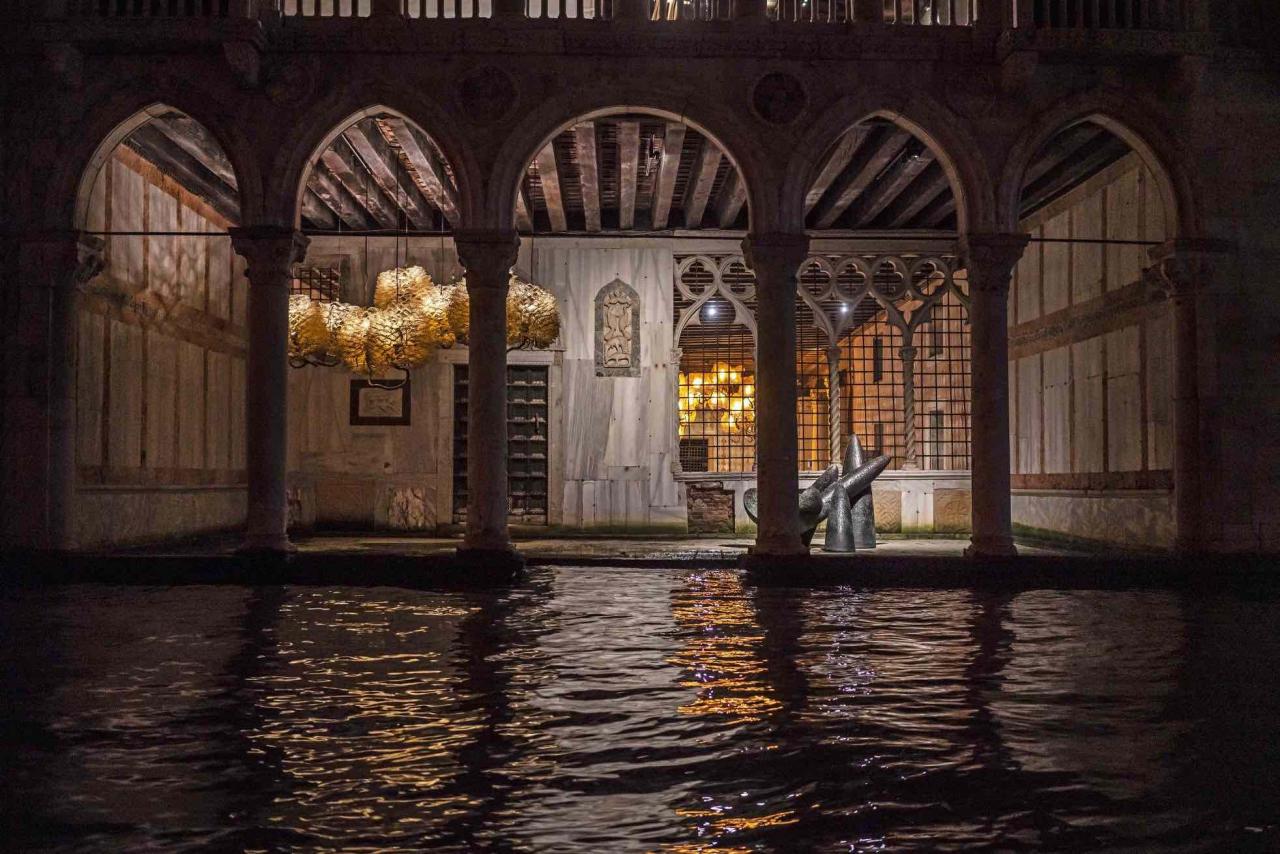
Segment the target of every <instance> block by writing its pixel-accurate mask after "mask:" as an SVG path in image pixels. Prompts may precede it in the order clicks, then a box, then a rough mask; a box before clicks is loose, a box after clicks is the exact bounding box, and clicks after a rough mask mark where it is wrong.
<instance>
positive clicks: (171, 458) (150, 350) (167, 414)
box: [146, 332, 189, 469]
mask: <svg viewBox="0 0 1280 854" xmlns="http://www.w3.org/2000/svg"><path fill="white" fill-rule="evenodd" d="M183 415H184V417H189V416H188V414H187V413H183ZM177 433H178V342H177V341H175V340H174V339H172V338H169V337H168V336H165V335H159V334H156V333H154V332H149V333H147V448H146V451H147V457H146V465H147V467H148V468H153V469H170V468H177V466H178V443H177Z"/></svg>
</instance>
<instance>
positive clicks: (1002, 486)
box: [961, 234, 1028, 557]
mask: <svg viewBox="0 0 1280 854" xmlns="http://www.w3.org/2000/svg"><path fill="white" fill-rule="evenodd" d="M1027 243H1028V237H1027V235H1025V234H971V235H968V236H967V237H965V238H962V246H961V251H962V253H963V255H964V261H965V268H966V269H967V271H968V274H969V324H970V331H971V332H970V334H971V341H972V354H971V357H970V368H971V371H972V387H973V391H972V395H973V397H972V403H971V408H972V416H971V417H972V423H973V432H972V441H973V476H972V490H973V538H972V541H971V543H970V545H969V548H968V549H967V550H966V554H968V555H970V556H972V557H1012V556H1013V555H1015V554H1017V550H1016V549H1015V548H1014V545H1013V513H1012V508H1011V507H1010V496H1009V482H1010V477H1009V329H1008V322H1009V282H1010V280H1011V279H1012V278H1013V268H1014V266H1015V265H1016V264H1017V263H1018V259H1019V258H1021V257H1022V252H1023V250H1024V249H1026V247H1027Z"/></svg>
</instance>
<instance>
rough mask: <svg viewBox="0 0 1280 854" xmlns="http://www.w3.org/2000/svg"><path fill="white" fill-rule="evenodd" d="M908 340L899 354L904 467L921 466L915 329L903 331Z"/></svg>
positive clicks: (904, 338)
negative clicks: (917, 420)
mask: <svg viewBox="0 0 1280 854" xmlns="http://www.w3.org/2000/svg"><path fill="white" fill-rule="evenodd" d="M902 337H903V340H904V341H905V342H906V346H904V347H903V348H902V349H901V350H899V351H898V356H899V357H900V358H901V359H902V448H903V460H902V467H903V468H904V469H912V470H915V469H918V468H920V448H919V442H918V441H917V438H916V348H915V345H914V344H913V343H912V341H913V339H914V330H912V329H907V330H906V331H905V332H904V333H903V336H902Z"/></svg>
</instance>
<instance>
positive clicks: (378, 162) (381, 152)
mask: <svg viewBox="0 0 1280 854" xmlns="http://www.w3.org/2000/svg"><path fill="white" fill-rule="evenodd" d="M342 139H343V140H345V142H346V143H348V144H350V146H351V149H352V150H353V151H354V152H355V153H356V155H357V156H359V158H360V160H361V161H362V162H363V164H364V170H365V172H366V174H368V175H369V176H370V177H372V178H373V181H374V183H375V184H377V185H378V187H379V188H380V189H381V190H382V192H383V193H384V194H386V197H387V198H388V199H389V200H390V201H391V203H392V205H394V206H395V207H396V208H398V209H399V210H402V211H404V213H405V216H407V217H408V219H409V222H410V223H411V224H412V225H413V227H414V228H420V229H429V228H431V225H432V211H431V208H430V205H429V203H428V202H427V200H426V199H425V198H423V196H422V193H421V191H419V190H418V185H417V184H416V183H414V181H413V179H412V178H410V177H409V175H408V174H407V172H406V170H405V169H404V168H403V167H402V164H401V163H400V158H399V157H398V156H396V152H395V150H394V149H392V148H391V146H390V145H389V144H388V143H387V141H386V139H384V138H383V136H382V132H381V131H380V130H379V129H378V128H377V126H376V125H374V124H372V122H370V121H365V122H361V123H360V124H358V125H355V126H353V127H349V128H347V129H346V131H344V132H343V137H342ZM342 147H343V145H342V141H335V142H334V144H333V145H331V146H330V147H329V151H339V152H340V151H341V150H342ZM325 156H326V157H327V156H328V152H326V153H325ZM335 174H336V173H335ZM339 177H342V176H340V175H339ZM397 219H398V217H397Z"/></svg>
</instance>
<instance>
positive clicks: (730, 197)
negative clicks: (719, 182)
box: [716, 169, 747, 228]
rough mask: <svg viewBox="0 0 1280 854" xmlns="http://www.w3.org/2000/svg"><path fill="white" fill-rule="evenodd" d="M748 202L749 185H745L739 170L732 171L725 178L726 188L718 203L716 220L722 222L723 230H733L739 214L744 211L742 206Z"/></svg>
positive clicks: (721, 191) (724, 187)
mask: <svg viewBox="0 0 1280 854" xmlns="http://www.w3.org/2000/svg"><path fill="white" fill-rule="evenodd" d="M746 201H747V185H746V184H745V183H743V180H742V176H741V175H739V174H738V170H737V169H730V170H729V174H728V176H726V178H725V182H724V186H723V187H721V188H720V198H719V199H718V200H717V203H716V218H717V219H718V220H719V222H720V227H721V228H731V227H732V226H733V223H734V222H735V221H736V220H737V219H738V214H739V213H741V211H742V205H743V204H744V203H745V202H746Z"/></svg>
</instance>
